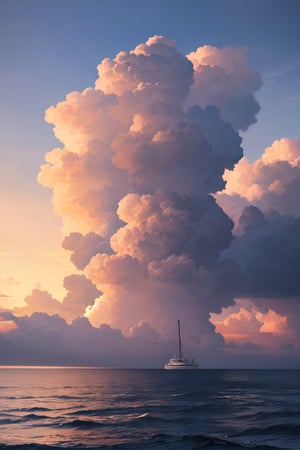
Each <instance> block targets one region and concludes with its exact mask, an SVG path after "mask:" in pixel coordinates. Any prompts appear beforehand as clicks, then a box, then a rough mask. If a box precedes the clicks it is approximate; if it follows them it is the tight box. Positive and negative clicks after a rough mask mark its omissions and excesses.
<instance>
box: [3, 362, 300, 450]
mask: <svg viewBox="0 0 300 450" xmlns="http://www.w3.org/2000/svg"><path fill="white" fill-rule="evenodd" d="M56 448H68V449H87V448H100V449H106V448H108V449H175V450H177V449H202V448H209V449H242V448H255V449H272V448H273V449H275V448H281V449H283V448H286V449H297V450H299V449H300V371H297V370H294V371H293V370H198V371H182V372H177V371H165V370H116V369H91V368H3V367H2V368H0V449H1V450H2V449H19V450H23V449H27V450H28V449H30V450H31V449H35V450H44V449H56Z"/></svg>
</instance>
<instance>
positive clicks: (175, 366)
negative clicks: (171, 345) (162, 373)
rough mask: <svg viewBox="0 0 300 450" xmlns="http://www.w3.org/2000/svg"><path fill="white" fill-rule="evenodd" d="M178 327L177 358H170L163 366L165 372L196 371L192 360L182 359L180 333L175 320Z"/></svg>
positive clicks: (178, 324) (196, 366) (196, 365)
mask: <svg viewBox="0 0 300 450" xmlns="http://www.w3.org/2000/svg"><path fill="white" fill-rule="evenodd" d="M177 326H178V350H179V358H171V359H170V361H169V362H167V363H166V364H165V369H167V370H184V369H198V364H197V363H196V362H195V361H194V360H193V359H191V360H188V359H185V358H183V355H182V348H181V333H180V320H177Z"/></svg>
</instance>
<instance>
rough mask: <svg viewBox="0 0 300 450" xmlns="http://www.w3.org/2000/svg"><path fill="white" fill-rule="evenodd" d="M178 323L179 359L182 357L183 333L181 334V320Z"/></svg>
mask: <svg viewBox="0 0 300 450" xmlns="http://www.w3.org/2000/svg"><path fill="white" fill-rule="evenodd" d="M177 325H178V347H179V359H182V352H181V335H180V320H177Z"/></svg>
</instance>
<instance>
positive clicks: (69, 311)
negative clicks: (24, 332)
mask: <svg viewBox="0 0 300 450" xmlns="http://www.w3.org/2000/svg"><path fill="white" fill-rule="evenodd" d="M64 287H65V289H66V290H67V294H66V296H65V297H64V299H63V301H62V302H60V301H58V300H56V299H54V298H53V297H52V295H51V294H50V293H49V292H47V291H41V290H39V289H34V290H33V291H32V293H31V295H28V296H27V297H25V299H24V300H25V303H26V306H21V307H16V308H15V309H14V313H15V314H17V315H18V316H22V315H31V314H33V313H34V312H42V313H47V314H50V315H54V314H58V315H60V316H61V317H63V318H65V319H66V320H67V321H69V322H71V321H72V320H73V319H74V318H76V317H81V316H83V315H84V313H85V310H86V308H87V307H88V306H89V305H91V304H93V302H94V300H95V299H96V298H97V297H98V296H99V295H100V292H99V291H98V290H97V289H96V287H95V286H94V285H93V284H92V283H91V282H90V280H88V279H86V278H85V277H84V276H83V275H77V274H76V275H69V276H67V277H65V279H64Z"/></svg>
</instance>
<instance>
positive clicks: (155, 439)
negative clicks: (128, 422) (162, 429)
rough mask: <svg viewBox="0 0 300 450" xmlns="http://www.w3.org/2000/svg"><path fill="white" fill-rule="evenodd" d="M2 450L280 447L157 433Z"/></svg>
mask: <svg viewBox="0 0 300 450" xmlns="http://www.w3.org/2000/svg"><path fill="white" fill-rule="evenodd" d="M0 446H1V450H5V449H7V450H62V449H64V450H104V449H112V450H113V449H115V450H147V449H152V450H153V449H155V450H174V449H176V450H201V449H210V450H225V449H230V450H242V449H249V448H251V449H252V450H280V447H274V446H269V445H260V444H258V443H256V442H245V443H237V442H233V441H231V440H229V439H227V438H221V437H220V438H219V437H212V436H206V435H201V434H197V435H184V436H173V435H169V434H164V433H161V434H155V435H153V436H151V437H149V438H147V439H143V440H139V441H136V442H130V443H124V442H122V443H120V444H112V445H89V446H83V445H75V446H70V447H69V446H68V447H66V446H51V445H43V444H19V445H1V444H0Z"/></svg>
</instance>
